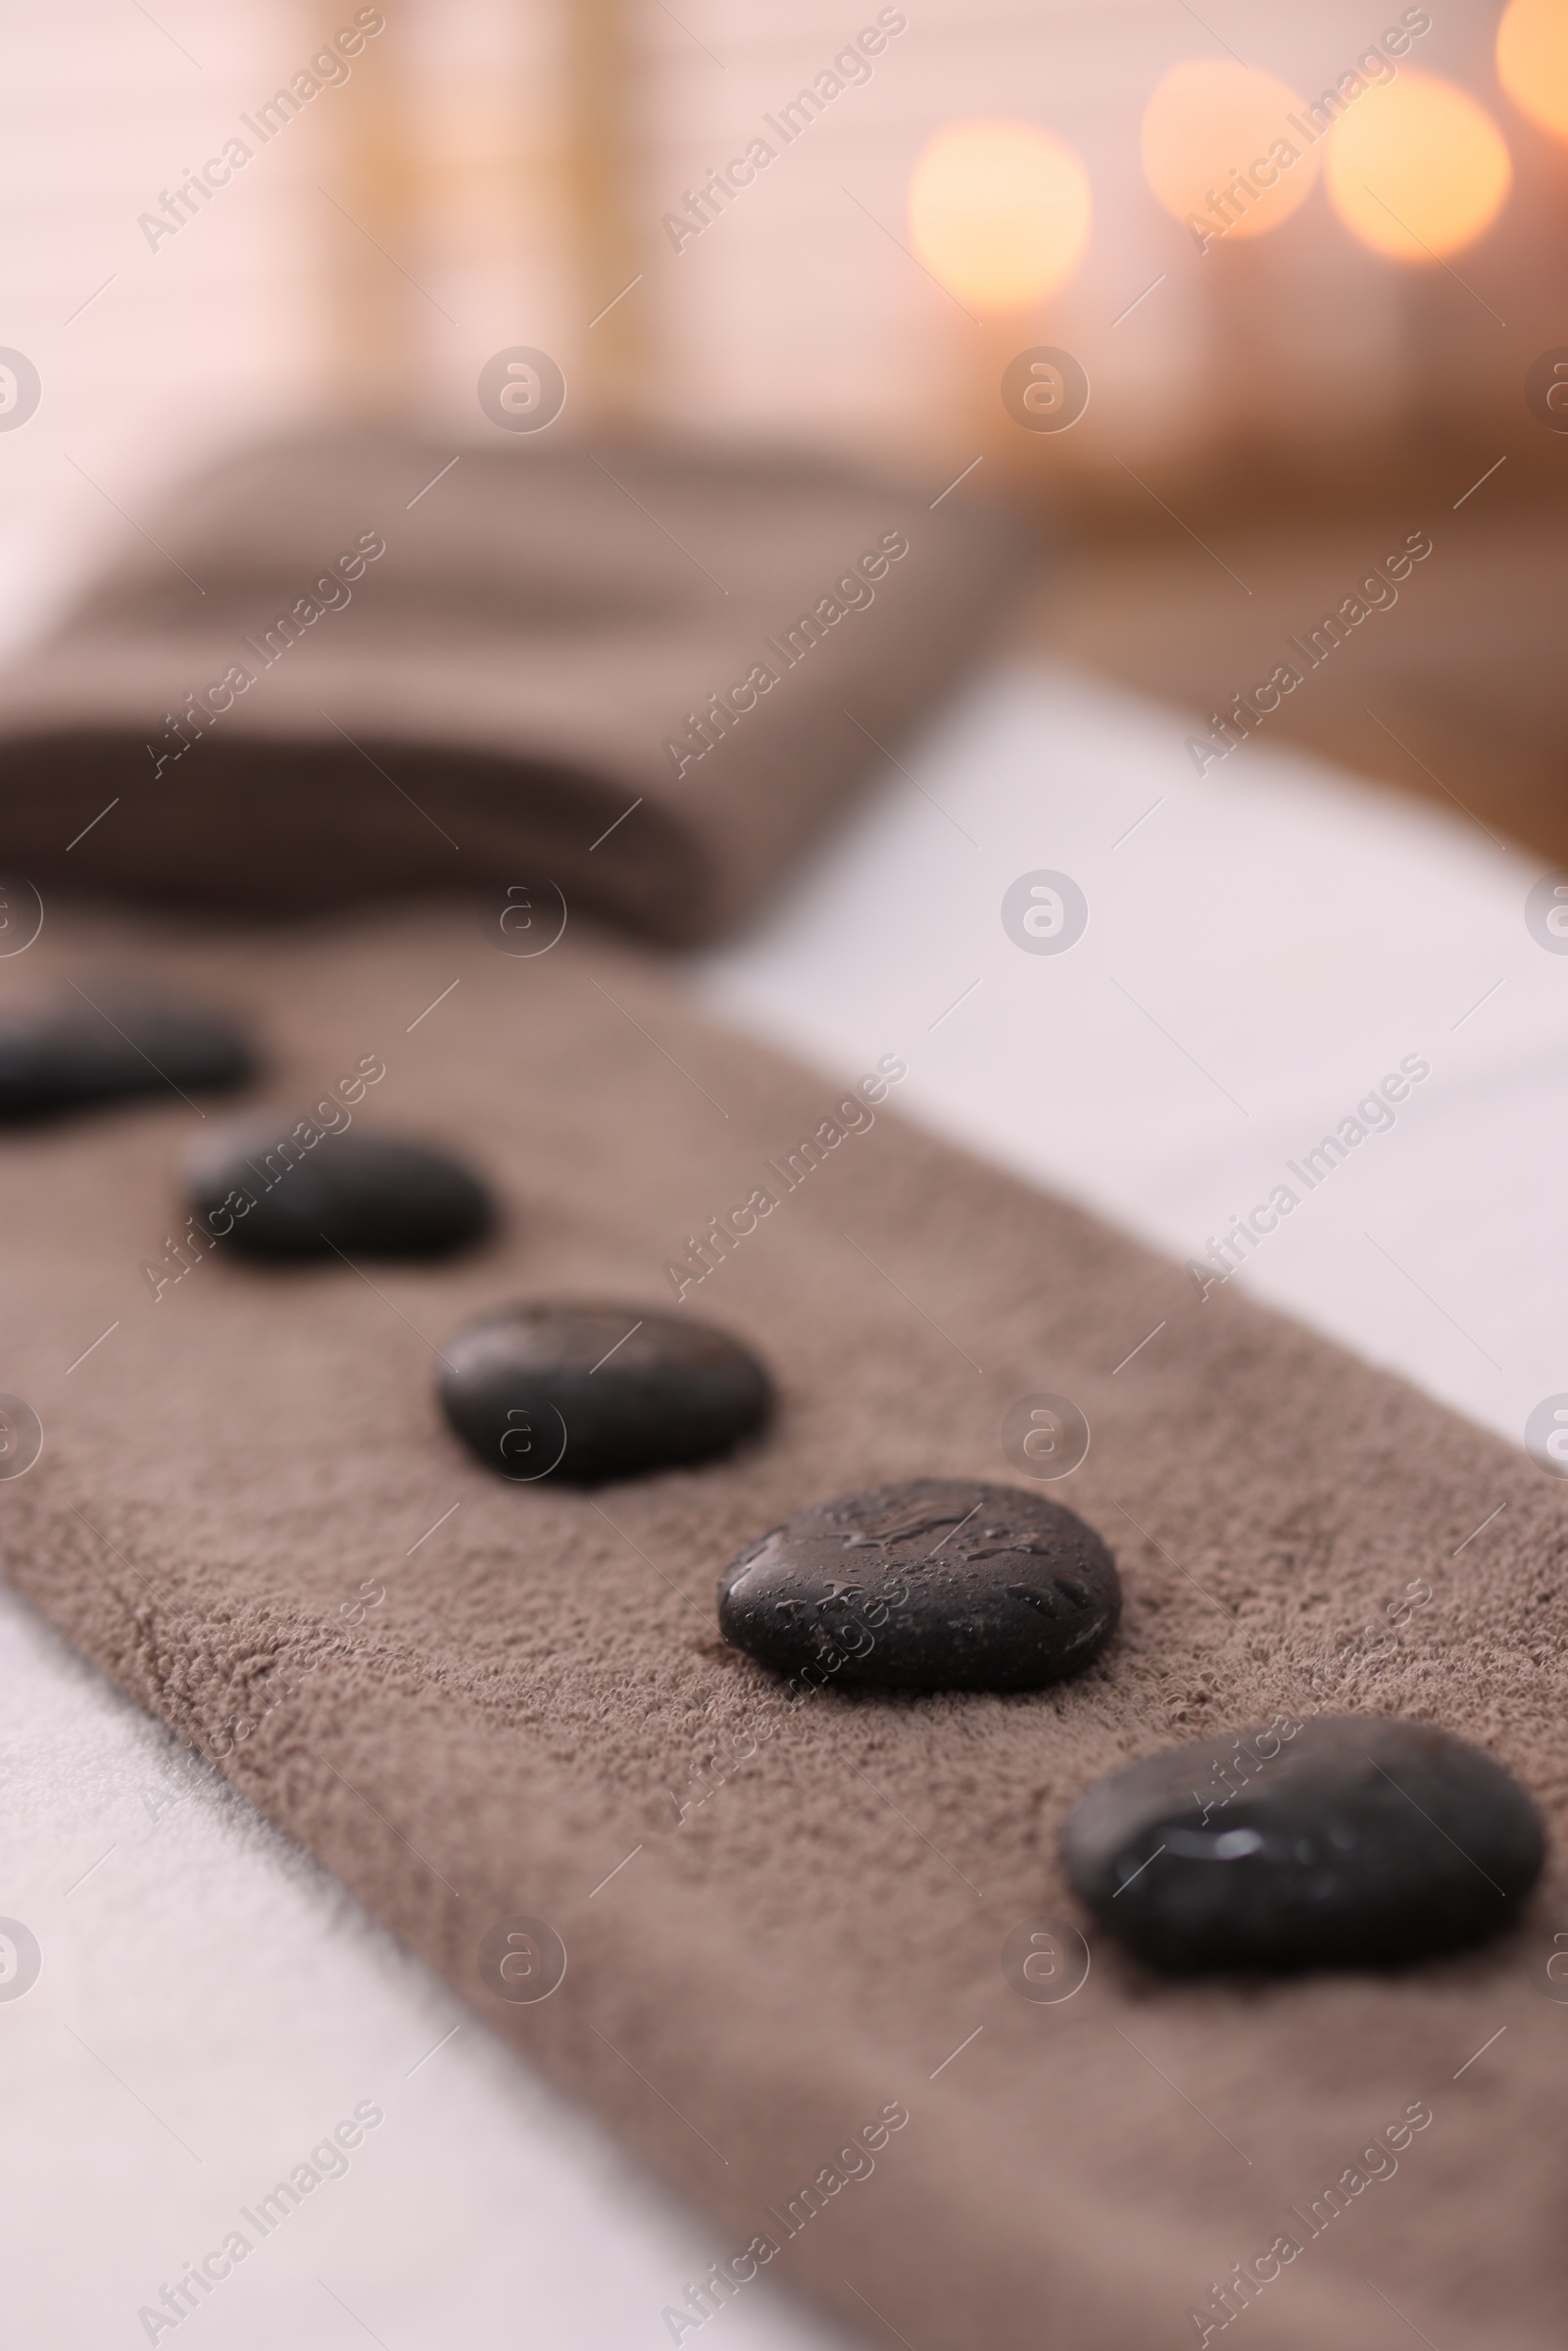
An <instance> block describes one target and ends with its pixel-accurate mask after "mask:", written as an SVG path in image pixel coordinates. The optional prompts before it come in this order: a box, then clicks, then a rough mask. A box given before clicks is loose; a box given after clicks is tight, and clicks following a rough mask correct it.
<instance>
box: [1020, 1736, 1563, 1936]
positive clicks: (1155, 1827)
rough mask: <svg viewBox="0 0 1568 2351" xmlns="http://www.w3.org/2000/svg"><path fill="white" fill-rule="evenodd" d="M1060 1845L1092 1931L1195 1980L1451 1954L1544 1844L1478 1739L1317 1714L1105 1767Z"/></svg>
mask: <svg viewBox="0 0 1568 2351" xmlns="http://www.w3.org/2000/svg"><path fill="white" fill-rule="evenodd" d="M1287 1733H1290V1734H1291V1736H1288V1737H1287V1736H1286V1734H1287ZM1205 1810H1206V1817H1205ZM1061 1849H1062V1858H1063V1860H1064V1861H1065V1863H1066V1867H1067V1875H1068V1878H1069V1879H1070V1881H1071V1883H1072V1886H1073V1887H1074V1890H1075V1891H1076V1892H1077V1893H1078V1894H1079V1895H1080V1896H1081V1897H1082V1899H1083V1900H1084V1901H1085V1902H1086V1903H1087V1904H1088V1906H1089V1908H1090V1909H1091V1910H1092V1911H1093V1912H1094V1914H1095V1916H1096V1917H1097V1918H1098V1919H1099V1921H1100V1923H1101V1925H1102V1926H1103V1927H1104V1928H1105V1929H1106V1930H1107V1931H1108V1932H1109V1933H1110V1934H1112V1935H1116V1936H1117V1938H1118V1939H1119V1940H1120V1941H1121V1942H1123V1943H1125V1944H1126V1946H1127V1948H1128V1949H1129V1950H1130V1951H1132V1952H1134V1953H1135V1954H1136V1956H1137V1957H1138V1958H1140V1959H1143V1960H1145V1961H1147V1962H1148V1964H1149V1965H1150V1966H1152V1967H1156V1968H1160V1969H1162V1970H1164V1971H1165V1972H1167V1973H1170V1974H1179V1975H1191V1974H1197V1973H1200V1972H1201V1971H1210V1970H1215V1969H1260V1968H1261V1969H1267V1970H1269V1971H1271V1972H1276V1973H1285V1972H1288V1971H1294V1970H1297V1969H1300V1968H1308V1967H1393V1966H1397V1965H1400V1964H1401V1963H1404V1962H1407V1961H1410V1960H1416V1959H1425V1958H1429V1957H1432V1956H1435V1955H1436V1954H1438V1953H1440V1952H1444V1951H1453V1950H1458V1949H1461V1948H1463V1947H1464V1946H1465V1945H1466V1944H1468V1943H1475V1942H1479V1941H1481V1940H1482V1939H1483V1938H1484V1937H1485V1936H1486V1935H1491V1934H1494V1933H1495V1931H1496V1929H1497V1928H1499V1927H1501V1926H1503V1925H1504V1924H1505V1923H1507V1921H1508V1920H1509V1919H1511V1918H1512V1917H1513V1916H1515V1915H1516V1914H1517V1912H1518V1910H1519V1906H1520V1903H1521V1901H1522V1899H1523V1897H1524V1895H1525V1894H1526V1893H1528V1892H1529V1890H1530V1887H1531V1886H1533V1885H1534V1884H1535V1881H1536V1878H1537V1877H1538V1875H1539V1874H1540V1870H1541V1865H1542V1861H1543V1859H1544V1852H1545V1842H1544V1835H1543V1832H1542V1826H1541V1821H1540V1818H1539V1816H1538V1814H1537V1812H1536V1808H1535V1806H1534V1804H1533V1803H1532V1802H1531V1800H1530V1798H1529V1797H1528V1796H1527V1795H1526V1793H1525V1791H1524V1789H1523V1788H1521V1787H1520V1786H1519V1784H1518V1782H1517V1781H1516V1780H1515V1779H1513V1778H1512V1776H1511V1775H1510V1774H1509V1773H1508V1772H1506V1771H1504V1770H1503V1768H1502V1766H1501V1765H1500V1764H1498V1763H1494V1762H1493V1760H1492V1758H1491V1756H1490V1755H1485V1754H1483V1753H1482V1752H1481V1751H1480V1749H1479V1748H1476V1747H1472V1746H1467V1745H1466V1744H1465V1742H1464V1741H1463V1740H1462V1739H1455V1738H1453V1737H1452V1736H1451V1735H1450V1734H1449V1733H1448V1732H1446V1731H1437V1730H1434V1729H1433V1728H1432V1727H1431V1726H1430V1725H1429V1724H1426V1723H1410V1722H1397V1721H1394V1720H1391V1719H1390V1718H1389V1717H1388V1716H1386V1715H1317V1716H1313V1717H1310V1718H1309V1719H1308V1720H1306V1721H1304V1722H1301V1723H1296V1724H1294V1727H1293V1722H1292V1719H1291V1718H1288V1717H1281V1718H1276V1720H1275V1722H1274V1723H1273V1724H1271V1725H1270V1726H1269V1727H1268V1728H1267V1729H1266V1730H1263V1731H1244V1732H1241V1733H1240V1734H1237V1733H1235V1732H1229V1733H1227V1734H1226V1735H1225V1736H1224V1737H1223V1738H1221V1739H1203V1740H1201V1741H1200V1742H1198V1743H1197V1744H1195V1745H1192V1746H1180V1747H1172V1748H1168V1749H1167V1750H1166V1751H1165V1752H1164V1753H1163V1754H1159V1755H1150V1756H1147V1757H1146V1758H1145V1760H1144V1761H1143V1762H1142V1763H1135V1764H1133V1765H1132V1766H1131V1767H1130V1768H1129V1769H1128V1770H1126V1771H1124V1772H1114V1773H1112V1774H1111V1776H1110V1777H1109V1778H1108V1779H1105V1780H1101V1781H1099V1782H1097V1783H1096V1785H1095V1786H1094V1787H1093V1788H1090V1789H1089V1790H1088V1792H1087V1793H1086V1794H1085V1795H1083V1796H1081V1797H1080V1798H1079V1800H1078V1802H1077V1804H1076V1805H1075V1806H1074V1807H1073V1810H1072V1812H1071V1814H1070V1815H1069V1816H1068V1820H1067V1825H1066V1828H1065V1831H1064V1832H1063V1836H1062V1847H1061Z"/></svg>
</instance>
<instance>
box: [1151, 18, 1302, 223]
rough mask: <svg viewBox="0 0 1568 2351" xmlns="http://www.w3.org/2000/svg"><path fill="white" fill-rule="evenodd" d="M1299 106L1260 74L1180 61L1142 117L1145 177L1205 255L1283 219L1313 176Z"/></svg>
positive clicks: (1289, 92) (1212, 62) (1220, 62)
mask: <svg viewBox="0 0 1568 2351" xmlns="http://www.w3.org/2000/svg"><path fill="white" fill-rule="evenodd" d="M1320 135H1321V134H1320V132H1319V130H1318V126H1317V124H1316V123H1314V122H1312V120H1311V118H1310V117H1309V115H1308V114H1307V111H1306V101H1305V99H1304V98H1299V97H1298V96H1297V94H1296V92H1295V91H1294V90H1293V89H1292V88H1291V87H1290V85H1289V84H1288V83H1287V82H1283V81H1280V80H1278V79H1277V78H1276V77H1275V75H1274V74H1272V73H1264V72H1263V71H1262V69H1261V68H1260V67H1257V66H1253V67H1247V66H1243V65H1237V64H1234V63H1232V62H1231V60H1229V59H1227V58H1217V59H1209V58H1201V59H1200V58H1188V59H1186V60H1185V61H1184V62H1183V63H1182V64H1181V65H1179V66H1172V68H1171V70H1170V72H1169V73H1167V74H1166V75H1165V77H1164V79H1163V80H1162V81H1161V82H1160V83H1159V85H1158V87H1157V88H1156V89H1155V91H1154V94H1153V96H1152V98H1151V99H1150V101H1149V104H1148V106H1147V107H1146V108H1145V110H1144V127H1143V136H1142V140H1141V142H1140V144H1141V149H1142V154H1143V164H1144V176H1145V178H1146V179H1147V180H1148V182H1149V184H1150V186H1151V188H1152V190H1153V192H1154V194H1155V195H1156V196H1157V197H1158V199H1159V201H1160V203H1161V204H1162V205H1163V206H1164V207H1165V210H1166V211H1167V212H1168V213H1173V214H1174V215H1175V217H1176V219H1177V220H1181V221H1183V222H1184V223H1185V224H1186V225H1187V226H1188V227H1189V228H1191V229H1192V230H1193V233H1194V235H1195V236H1196V237H1197V239H1198V241H1199V244H1200V245H1201V247H1202V249H1203V250H1204V251H1205V252H1206V251H1207V249H1208V245H1209V243H1210V242H1211V241H1212V239H1213V238H1215V237H1217V236H1218V237H1227V238H1229V237H1260V236H1264V235H1266V234H1267V233H1268V231H1269V230H1270V229H1271V228H1277V227H1278V226H1279V224H1280V222H1281V221H1282V220H1289V218H1290V216H1291V214H1292V213H1294V212H1295V210H1296V208H1297V206H1298V205H1299V204H1301V203H1304V201H1305V199H1306V196H1307V194H1308V191H1309V190H1310V188H1311V186H1312V182H1313V180H1314V179H1315V178H1316V177H1317V171H1318V156H1317V151H1316V139H1317V137H1318V136H1320Z"/></svg>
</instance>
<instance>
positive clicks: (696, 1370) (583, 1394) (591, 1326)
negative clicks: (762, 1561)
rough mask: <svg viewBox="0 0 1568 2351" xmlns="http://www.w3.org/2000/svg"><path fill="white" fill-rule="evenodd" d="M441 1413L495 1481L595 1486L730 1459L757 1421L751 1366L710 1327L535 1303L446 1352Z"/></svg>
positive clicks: (465, 1335)
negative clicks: (719, 1456) (721, 1456)
mask: <svg viewBox="0 0 1568 2351" xmlns="http://www.w3.org/2000/svg"><path fill="white" fill-rule="evenodd" d="M446 1356H447V1368H446V1369H445V1370H444V1371H443V1372H442V1374H441V1380H440V1396H441V1406H442V1409H443V1411H444V1412H445V1413H446V1416H447V1419H448V1420H449V1421H450V1422H451V1424H452V1426H453V1428H454V1429H455V1430H456V1431H457V1433H458V1435H459V1436H460V1437H461V1438H462V1439H463V1440H464V1442H465V1444H466V1445H468V1446H469V1447H470V1448H471V1450H472V1451H473V1452H475V1453H476V1454H477V1455H478V1457H479V1459H480V1460H481V1461H482V1462H484V1464H485V1465H486V1467H487V1468H489V1469H494V1470H497V1471H499V1473H500V1474H501V1476H502V1477H504V1478H514V1479H516V1480H518V1481H532V1480H533V1479H536V1478H540V1477H550V1476H554V1477H558V1478H563V1479H568V1480H570V1481H571V1482H572V1483H573V1484H576V1485H582V1486H590V1485H597V1484H598V1483H599V1482H600V1481H601V1480H603V1479H606V1478H633V1477H638V1476H640V1475H641V1474H643V1473H644V1472H645V1471H649V1470H659V1469H675V1468H678V1467H680V1466H681V1465H682V1464H683V1463H686V1462H691V1461H706V1460H708V1459H709V1458H710V1457H711V1455H713V1454H715V1453H722V1452H727V1451H728V1449H729V1448H730V1446H731V1445H736V1444H738V1443H739V1441H740V1439H741V1438H743V1437H747V1436H750V1435H751V1433H752V1431H753V1430H754V1429H757V1428H759V1427H760V1425H761V1423H762V1422H763V1421H764V1420H765V1419H766V1418H767V1415H768V1412H769V1410H770V1408H771V1405H772V1387H771V1383H770V1382H769V1380H768V1376H767V1374H766V1372H765V1371H764V1370H763V1369H762V1366H761V1365H760V1363H759V1362H758V1360H757V1358H756V1356H755V1355H752V1354H750V1353H748V1351H747V1349H746V1348H745V1347H742V1346H741V1345H740V1343H739V1342H738V1341H737V1340H734V1339H731V1338H730V1337H729V1336H728V1335H727V1333H725V1332H723V1331H717V1330H714V1328H713V1326H712V1325H711V1323H704V1322H698V1321H696V1320H695V1319H694V1318H692V1317H691V1316H688V1315H677V1314H661V1313H658V1312H657V1311H651V1310H650V1309H649V1308H647V1307H639V1306H616V1305H597V1304H587V1303H582V1302H578V1301H573V1300H538V1301H535V1302H533V1303H530V1304H524V1305H516V1306H503V1307H502V1308H500V1309H499V1310H498V1311H497V1312H495V1313H493V1314H487V1315H485V1316H483V1317H482V1318H481V1319H480V1320H479V1321H477V1322H471V1323H468V1324H466V1326H465V1327H464V1329H462V1330H461V1331H459V1332H458V1334H457V1336H456V1337H455V1338H453V1339H450V1340H448V1342H447V1346H446Z"/></svg>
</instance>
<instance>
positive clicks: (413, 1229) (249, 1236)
mask: <svg viewBox="0 0 1568 2351" xmlns="http://www.w3.org/2000/svg"><path fill="white" fill-rule="evenodd" d="M312 1136H314V1137H315V1140H314V1141H312V1140H309V1139H308V1138H310V1137H312ZM188 1173H189V1186H190V1189H189V1202H190V1206H191V1207H192V1208H193V1209H194V1211H195V1213H196V1214H197V1216H199V1217H200V1219H201V1221H202V1223H203V1224H204V1225H205V1226H206V1227H207V1229H208V1230H209V1232H211V1233H213V1234H215V1235H216V1236H217V1237H218V1238H219V1239H220V1240H221V1243H222V1246H223V1248H224V1249H233V1250H235V1251H237V1252H238V1253H239V1254H240V1255H241V1256H247V1257H268V1258H273V1259H278V1258H300V1257H331V1256H333V1255H335V1254H336V1253H337V1252H338V1251H341V1252H342V1254H343V1255H344V1256H346V1257H352V1258H360V1257H437V1256H445V1255H446V1254H447V1253H448V1252H449V1251H451V1250H453V1249H462V1248H463V1247H465V1245H466V1244H467V1243H468V1242H471V1241H476V1240H478V1239H479V1238H480V1237H481V1236H482V1235H483V1234H484V1233H486V1232H487V1231H488V1230H489V1228H490V1227H491V1225H492V1224H493V1223H494V1221H495V1209H494V1205H493V1203H492V1201H491V1199H490V1195H489V1194H488V1192H487V1191H486V1190H485V1188H484V1186H483V1185H482V1184H481V1183H480V1181H479V1179H478V1177H477V1176H475V1175H473V1174H471V1173H470V1172H469V1170H468V1169H467V1168H466V1167H465V1166H463V1165H462V1164H461V1162H460V1161H458V1160H456V1159H449V1158H448V1157H447V1156H446V1154H445V1152H443V1151H431V1150H430V1149H429V1148H428V1146H427V1145H425V1144H422V1143H411V1142H408V1141H406V1140H404V1139H403V1138H402V1137H399V1136H396V1135H382V1134H363V1133H361V1132H360V1130H359V1129H358V1128H355V1129H348V1128H344V1129H341V1130H338V1131H331V1130H322V1129H321V1128H319V1127H318V1126H317V1125H315V1123H314V1122H313V1121H311V1120H309V1119H302V1120H300V1121H298V1122H297V1123H295V1124H294V1125H292V1126H291V1125H289V1124H288V1123H287V1122H286V1121H284V1122H279V1123H277V1124H273V1125H269V1126H266V1127H259V1126H255V1127H248V1128H246V1129H245V1130H244V1131H243V1132H242V1133H240V1134H234V1133H230V1134H228V1135H223V1136H215V1137H214V1138H213V1141H212V1142H211V1143H210V1144H209V1145H207V1146H206V1147H205V1148H204V1149H203V1150H202V1151H199V1152H197V1153H196V1154H195V1155H194V1156H193V1157H192V1159H191V1160H190V1162H189V1168H188ZM247 1202H248V1203H249V1204H248V1205H247V1204H246V1203H247Z"/></svg>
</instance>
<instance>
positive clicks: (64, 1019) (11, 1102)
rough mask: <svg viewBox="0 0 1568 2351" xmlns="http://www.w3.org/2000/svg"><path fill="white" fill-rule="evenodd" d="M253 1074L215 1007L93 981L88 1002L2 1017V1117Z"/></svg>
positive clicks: (242, 1041) (252, 1059) (237, 1035)
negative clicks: (117, 990) (126, 992)
mask: <svg viewBox="0 0 1568 2351" xmlns="http://www.w3.org/2000/svg"><path fill="white" fill-rule="evenodd" d="M99 1006H101V1007H102V1009H99V1008H97V1007H99ZM255 1074H256V1056H255V1053H253V1051H252V1048H251V1044H250V1041H249V1039H248V1038H247V1037H246V1036H245V1034H244V1032H243V1031H242V1030H240V1029H239V1028H237V1027H235V1025H234V1023H233V1022H232V1021H229V1020H225V1019H224V1018H223V1017H222V1016H221V1014H219V1013H216V1012H204V1011H199V1010H196V1009H193V1008H191V1007H189V1006H182V1005H177V1004H158V1003H153V1002H151V1001H149V1000H147V999H145V998H131V999H126V998H123V997H120V996H114V995H104V994H101V993H99V992H98V991H97V990H96V989H95V990H94V1001H93V1003H91V1004H88V1003H86V1002H84V1001H83V1000H81V999H80V998H78V997H74V996H73V997H72V998H71V999H70V1001H69V1002H67V1003H66V1004H57V1005H52V1006H45V1007H43V1008H41V1009H39V1010H36V1011H26V1010H22V1011H15V1012H8V1013H6V1014H4V1015H3V1016H0V1124H3V1125H11V1124H15V1123H18V1122H20V1121H23V1120H27V1119H36V1118H51V1117H57V1116H59V1115H61V1114H62V1113H63V1112H65V1111H68V1110H80V1109H86V1108H89V1107H90V1106H92V1105H93V1104H95V1103H98V1102H122V1101H124V1100H126V1099H128V1098H130V1097H132V1096H135V1095H143V1094H146V1095H164V1096H167V1098H168V1099H169V1101H170V1102H177V1101H178V1100H179V1098H180V1096H181V1095H191V1094H207V1093H216V1092H218V1091H220V1090H221V1089H224V1088H228V1087H233V1086H244V1085H248V1084H249V1083H250V1081H251V1079H252V1078H253V1077H254V1076H255Z"/></svg>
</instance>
